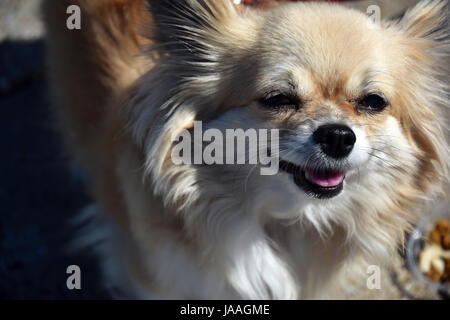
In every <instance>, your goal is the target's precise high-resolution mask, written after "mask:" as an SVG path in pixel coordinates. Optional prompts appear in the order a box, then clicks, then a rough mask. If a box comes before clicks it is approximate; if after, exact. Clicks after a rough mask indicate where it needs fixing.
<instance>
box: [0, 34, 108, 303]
mask: <svg viewBox="0 0 450 320" xmlns="http://www.w3.org/2000/svg"><path fill="white" fill-rule="evenodd" d="M44 51H45V48H44V44H43V42H42V41H33V42H10V41H7V42H3V43H1V44H0V120H1V121H2V125H1V126H0V149H1V153H0V154H1V157H0V177H1V184H0V204H1V205H0V298H6V299H95V298H97V299H102V298H108V297H109V296H108V294H107V292H106V290H105V289H104V287H103V286H102V283H101V282H100V274H99V267H98V263H97V261H96V258H95V256H94V255H93V253H92V252H89V251H82V252H78V253H76V254H73V253H72V254H69V253H68V252H67V250H66V246H67V244H68V242H69V241H70V240H71V239H72V238H73V235H74V233H75V232H76V230H74V229H73V228H72V227H70V226H69V220H70V219H71V218H72V217H74V216H75V214H76V213H77V212H79V211H80V210H81V209H82V208H83V207H84V206H85V205H87V204H88V203H89V202H90V199H89V198H88V196H87V195H86V193H85V191H84V188H83V181H82V180H81V179H80V177H79V176H77V175H76V174H71V171H70V170H69V169H68V163H69V162H68V160H67V159H66V157H65V156H64V154H63V152H62V151H61V148H60V144H59V140H58V137H57V135H56V134H55V132H54V130H53V129H52V121H51V116H50V113H49V99H48V92H47V91H48V87H47V82H46V81H45V75H44V72H43V70H44V63H43V60H44V59H43V57H44ZM72 264H75V265H78V266H80V268H81V272H82V278H81V280H82V281H81V284H82V289H81V290H73V291H71V290H68V289H67V286H66V279H67V277H68V274H66V269H67V267H68V266H69V265H72Z"/></svg>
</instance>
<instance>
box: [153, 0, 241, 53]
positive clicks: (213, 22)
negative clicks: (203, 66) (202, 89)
mask: <svg viewBox="0 0 450 320" xmlns="http://www.w3.org/2000/svg"><path fill="white" fill-rule="evenodd" d="M149 4H150V11H151V13H152V16H153V20H154V27H155V28H154V30H153V32H152V33H153V38H154V40H156V42H157V43H158V44H159V45H161V47H162V48H164V49H165V50H167V51H169V52H171V53H172V54H175V55H177V56H181V55H183V56H186V55H189V56H199V55H201V53H202V51H203V50H205V51H206V50H208V49H210V48H209V47H208V46H207V43H206V42H205V39H206V38H207V39H208V40H209V39H211V35H214V34H217V33H221V32H222V30H220V28H223V27H225V26H226V21H227V20H228V21H230V20H231V18H232V15H233V13H235V9H234V8H233V5H232V4H231V3H230V2H229V1H208V0H174V1H167V0H149ZM202 49H203V50H202ZM203 52H204V51H203Z"/></svg>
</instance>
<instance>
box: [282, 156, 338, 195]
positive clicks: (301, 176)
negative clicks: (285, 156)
mask: <svg viewBox="0 0 450 320" xmlns="http://www.w3.org/2000/svg"><path fill="white" fill-rule="evenodd" d="M280 169H281V170H283V171H285V172H287V173H289V174H292V175H293V177H294V182H295V184H296V185H297V186H299V187H300V188H301V189H303V190H304V191H305V192H306V193H307V194H308V195H310V196H312V197H314V198H318V199H329V198H333V197H335V196H337V195H338V194H340V193H341V192H342V190H343V188H344V180H345V172H343V171H338V170H331V169H309V168H302V167H300V166H298V165H295V164H293V163H291V162H287V161H284V160H280Z"/></svg>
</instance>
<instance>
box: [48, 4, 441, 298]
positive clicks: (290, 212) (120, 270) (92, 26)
mask: <svg viewBox="0 0 450 320" xmlns="http://www.w3.org/2000/svg"><path fill="white" fill-rule="evenodd" d="M73 4H75V5H76V6H77V7H76V8H79V10H80V18H81V24H80V27H81V28H80V29H79V30H78V29H74V30H68V29H67V28H66V19H67V18H68V14H67V8H68V7H69V6H70V5H73ZM269 7H270V8H269ZM446 10H447V4H446V2H445V1H422V2H420V3H418V4H417V5H416V6H415V7H414V8H412V9H410V10H409V11H407V12H406V14H405V15H404V16H403V18H401V19H398V20H395V21H385V20H382V21H380V22H379V23H378V22H374V21H373V20H372V19H371V18H370V17H368V16H367V15H365V14H364V13H361V12H359V11H356V10H353V9H349V8H346V7H343V6H341V5H337V4H331V3H317V2H314V3H306V2H295V3H294V2H288V3H280V4H279V5H270V6H268V7H267V8H259V9H257V8H253V7H245V6H242V5H236V4H235V3H233V2H232V1H229V0H209V1H208V0H176V1H165V0H159V1H158V0H148V1H147V0H60V1H56V2H55V1H52V0H47V1H46V2H44V12H45V16H46V21H47V29H48V65H49V76H50V79H51V84H52V99H53V106H54V110H55V115H56V120H57V123H58V125H59V128H60V131H61V133H62V136H63V138H64V141H65V145H66V146H67V149H68V150H69V151H70V152H71V153H72V154H73V155H74V157H75V159H76V160H77V162H78V164H79V165H80V166H81V167H82V168H84V170H85V171H86V173H87V175H88V176H89V178H90V186H91V190H92V194H93V196H94V197H95V199H96V200H97V202H98V204H99V208H100V209H99V210H101V211H102V212H104V213H106V214H107V215H108V216H109V217H110V218H111V221H113V222H114V224H115V225H116V227H117V229H118V234H117V235H116V236H115V238H114V239H110V240H108V243H109V244H111V246H110V247H111V248H113V249H114V250H110V251H104V252H103V256H102V259H104V261H105V268H106V269H105V274H108V275H109V278H108V281H116V282H118V284H117V286H119V287H121V288H122V289H123V290H127V291H128V292H130V293H132V294H133V295H134V297H137V298H169V299H184V298H189V299H222V298H226V299H303V298H306V299H316V298H327V299H328V298H344V297H352V294H354V293H355V290H356V292H362V291H364V290H363V289H361V290H362V291H358V290H359V289H357V288H366V280H367V274H366V271H367V268H368V267H369V266H377V267H379V268H381V269H383V268H386V267H389V264H390V262H391V261H392V259H394V257H395V256H396V255H397V254H398V253H397V249H398V248H399V247H401V246H402V243H403V240H404V239H403V238H404V235H405V232H407V231H408V230H410V227H411V226H412V224H413V223H414V222H415V221H416V219H417V218H418V217H419V214H420V212H421V210H420V208H421V207H422V205H423V204H424V203H425V202H426V201H427V199H434V198H436V197H437V196H438V195H439V194H440V193H442V190H443V184H444V183H445V181H446V179H447V176H448V171H447V170H448V159H449V158H448V155H449V152H448V151H449V148H448V143H447V142H446V138H445V136H446V125H445V121H444V119H443V115H444V108H446V107H447V106H448V105H449V99H448V88H447V80H446V76H447V70H446V68H447V67H448V65H449V63H448V62H449V61H448V51H449V42H448V37H447V35H448V33H447V32H448V28H447V25H446V21H447V11H446ZM196 123H201V124H202V126H203V128H207V129H212V130H215V132H216V133H217V132H221V133H224V132H226V131H227V130H229V129H235V130H236V129H241V130H242V131H244V130H251V129H258V130H260V129H267V130H277V132H278V139H277V140H278V141H277V142H278V148H276V149H275V148H274V149H272V148H271V146H272V143H269V142H273V141H272V140H273V139H275V138H274V136H272V135H271V136H270V141H269V140H268V141H266V143H263V142H261V141H259V140H258V141H257V142H256V145H255V146H253V147H254V148H256V149H258V150H262V149H264V150H265V151H267V154H269V155H270V156H271V157H273V158H276V159H277V163H278V164H279V166H278V168H279V170H278V171H277V173H276V174H270V175H263V174H261V171H260V170H254V169H258V168H260V169H261V168H262V167H264V165H263V164H261V163H256V164H252V165H250V164H249V163H239V164H223V163H220V161H216V162H214V163H208V164H207V163H190V162H189V161H185V162H183V163H179V162H177V163H175V161H174V159H173V151H174V148H175V147H176V146H177V142H179V141H180V140H179V139H178V138H177V137H179V136H180V135H182V134H190V133H193V131H194V126H195V124H196ZM244 132H246V131H244ZM197 144H198V143H197ZM191 145H195V143H192V144H191ZM200 145H201V146H200V150H204V148H205V145H204V141H201V142H200ZM219 145H220V146H221V147H224V148H225V147H228V144H225V143H223V144H220V143H219ZM194 148H195V146H194ZM219 149H220V148H218V149H216V156H218V157H219V158H220V155H218V153H220V152H219V151H218V150H219ZM186 152H187V151H186ZM245 152H248V151H245ZM219 160H220V159H219ZM93 232H95V231H93ZM113 256H114V257H115V259H109V258H111V257H113ZM106 261H107V262H106ZM119 279H121V280H120V282H119Z"/></svg>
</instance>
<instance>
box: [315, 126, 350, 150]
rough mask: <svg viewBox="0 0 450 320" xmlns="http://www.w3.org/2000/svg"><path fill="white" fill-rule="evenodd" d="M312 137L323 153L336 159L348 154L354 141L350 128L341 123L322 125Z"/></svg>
mask: <svg viewBox="0 0 450 320" xmlns="http://www.w3.org/2000/svg"><path fill="white" fill-rule="evenodd" d="M313 138H314V141H315V142H316V143H317V144H319V145H320V147H321V148H322V151H323V152H324V153H325V154H327V155H328V156H330V157H333V158H337V159H339V158H344V157H346V156H348V155H349V154H350V152H351V151H352V149H353V146H354V145H355V142H356V136H355V133H354V132H353V131H352V129H350V128H349V127H347V126H345V125H342V124H326V125H323V126H321V127H319V129H317V130H316V132H314V134H313Z"/></svg>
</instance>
